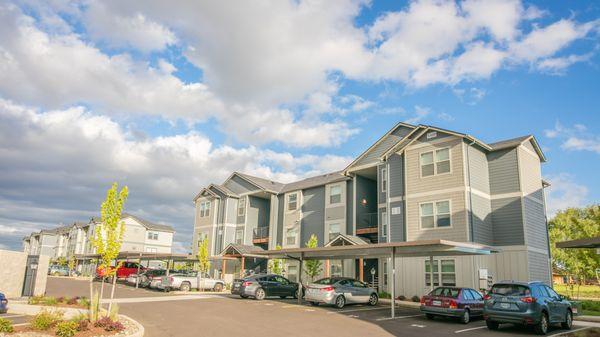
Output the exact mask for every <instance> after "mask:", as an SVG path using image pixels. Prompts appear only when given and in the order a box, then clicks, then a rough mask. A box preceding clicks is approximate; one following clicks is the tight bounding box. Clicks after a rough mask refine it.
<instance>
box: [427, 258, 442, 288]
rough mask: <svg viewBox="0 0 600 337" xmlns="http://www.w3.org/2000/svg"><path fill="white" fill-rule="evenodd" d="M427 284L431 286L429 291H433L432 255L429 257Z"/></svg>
mask: <svg viewBox="0 0 600 337" xmlns="http://www.w3.org/2000/svg"><path fill="white" fill-rule="evenodd" d="M429 283H430V284H431V290H433V256H432V255H430V256H429ZM440 284H441V283H440Z"/></svg>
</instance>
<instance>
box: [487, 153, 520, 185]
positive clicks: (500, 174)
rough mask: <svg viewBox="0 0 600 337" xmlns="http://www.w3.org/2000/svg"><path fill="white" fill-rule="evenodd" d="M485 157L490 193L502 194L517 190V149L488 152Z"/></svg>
mask: <svg viewBox="0 0 600 337" xmlns="http://www.w3.org/2000/svg"><path fill="white" fill-rule="evenodd" d="M487 158H488V165H489V172H490V173H489V174H490V193H491V194H502V193H511V192H517V191H519V190H520V185H519V167H518V161H517V150H516V149H508V150H500V151H495V152H490V153H488V155H487Z"/></svg>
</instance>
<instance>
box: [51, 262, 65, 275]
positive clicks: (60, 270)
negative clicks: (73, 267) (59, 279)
mask: <svg viewBox="0 0 600 337" xmlns="http://www.w3.org/2000/svg"><path fill="white" fill-rule="evenodd" d="M48 275H52V276H69V267H67V266H59V265H56V264H55V265H52V266H50V267H49V268H48Z"/></svg>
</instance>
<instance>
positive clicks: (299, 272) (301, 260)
mask: <svg viewBox="0 0 600 337" xmlns="http://www.w3.org/2000/svg"><path fill="white" fill-rule="evenodd" d="M303 260H304V254H303V253H300V267H298V304H302V265H303V264H304V262H303Z"/></svg>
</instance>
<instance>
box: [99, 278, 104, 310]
mask: <svg viewBox="0 0 600 337" xmlns="http://www.w3.org/2000/svg"><path fill="white" fill-rule="evenodd" d="M104 280H106V277H104V276H102V285H101V286H100V298H99V299H98V308H99V309H100V308H102V298H104Z"/></svg>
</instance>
